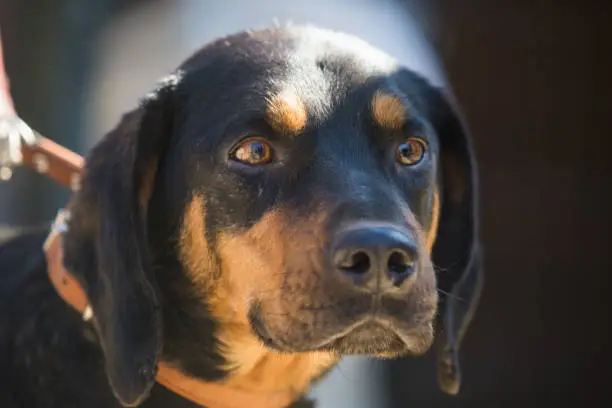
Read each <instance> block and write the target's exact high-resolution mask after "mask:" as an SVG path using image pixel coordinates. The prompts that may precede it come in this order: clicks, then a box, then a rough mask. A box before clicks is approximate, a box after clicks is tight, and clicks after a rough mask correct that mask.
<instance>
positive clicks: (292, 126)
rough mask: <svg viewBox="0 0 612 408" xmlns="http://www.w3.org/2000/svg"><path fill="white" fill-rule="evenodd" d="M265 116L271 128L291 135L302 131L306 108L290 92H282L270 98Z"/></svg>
mask: <svg viewBox="0 0 612 408" xmlns="http://www.w3.org/2000/svg"><path fill="white" fill-rule="evenodd" d="M266 115H267V116H268V120H269V121H270V125H271V126H272V127H273V128H275V129H276V130H278V131H281V132H286V133H293V134H295V133H298V132H300V131H301V130H302V129H304V127H306V121H307V120H308V112H307V111H306V106H304V103H303V102H302V100H301V99H300V97H299V96H298V95H297V94H296V93H295V92H294V91H292V90H287V91H283V92H281V93H279V94H278V95H275V96H273V97H272V98H270V99H269V100H268V106H267V110H266Z"/></svg>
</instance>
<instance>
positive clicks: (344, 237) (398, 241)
mask: <svg viewBox="0 0 612 408" xmlns="http://www.w3.org/2000/svg"><path fill="white" fill-rule="evenodd" d="M331 255H332V263H333V265H334V267H335V268H336V269H337V270H338V271H340V272H341V273H342V274H344V275H345V276H348V277H349V278H350V279H351V280H352V281H353V282H354V283H355V285H357V286H362V287H365V288H367V289H370V290H381V291H385V290H390V289H392V288H397V287H399V286H401V285H402V283H403V282H404V281H405V280H406V279H407V278H408V277H410V276H411V275H412V274H413V273H415V272H416V266H417V248H416V244H415V243H414V240H413V239H412V237H411V235H410V234H409V233H408V232H405V231H403V230H401V229H398V228H396V227H394V226H391V225H386V224H376V225H367V224H360V225H356V226H354V227H351V228H349V229H346V230H344V231H343V232H341V233H340V235H339V236H338V237H337V239H336V240H335V242H334V244H333V245H332V251H331Z"/></svg>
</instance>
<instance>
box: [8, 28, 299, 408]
mask: <svg viewBox="0 0 612 408" xmlns="http://www.w3.org/2000/svg"><path fill="white" fill-rule="evenodd" d="M5 72H6V71H5V69H4V60H3V56H2V39H1V37H0V180H4V181H6V180H9V179H10V178H11V176H12V174H13V169H14V168H16V167H18V166H22V165H25V166H27V167H30V168H31V169H33V170H34V171H36V172H37V173H39V174H42V175H44V176H45V177H48V178H50V179H52V180H54V181H55V182H57V183H59V184H60V185H63V186H66V187H69V188H70V189H71V190H72V191H73V192H75V191H77V190H78V189H79V186H80V184H81V174H82V170H83V167H84V165H85V160H84V159H83V157H82V156H80V155H78V154H76V153H75V152H72V151H70V150H68V149H66V148H65V147H63V146H61V145H59V144H57V143H55V142H54V141H52V140H51V139H48V138H46V137H44V136H42V135H41V134H39V133H38V132H36V131H34V130H32V129H31V128H30V127H29V126H28V125H27V124H26V123H25V122H24V121H23V120H22V119H21V118H20V117H19V116H18V115H17V113H16V112H15V108H14V106H13V102H12V99H11V97H10V92H9V84H8V80H7V77H6V74H5ZM69 216H70V212H69V210H67V209H61V210H60V211H59V212H58V215H57V217H56V218H55V220H54V222H53V226H52V228H51V232H50V233H49V236H48V237H47V239H46V240H45V243H44V246H43V249H44V252H45V256H46V260H47V270H48V274H49V279H50V281H51V282H52V283H53V286H54V287H55V289H56V291H57V293H58V295H59V296H60V297H61V298H62V299H63V300H64V301H65V302H66V303H67V304H69V305H70V306H72V307H73V308H74V309H75V310H77V311H78V312H79V313H81V315H82V317H83V320H85V321H89V320H91V319H92V318H93V317H94V315H93V311H92V309H91V307H90V306H89V301H88V300H87V296H86V294H85V291H84V290H83V288H82V287H81V285H80V284H79V282H78V281H77V280H76V278H74V276H73V275H72V274H71V273H70V272H69V271H68V270H67V269H66V268H65V267H64V264H63V248H62V233H64V232H66V231H67V224H66V221H67V220H68V217H69ZM156 381H157V382H158V383H159V384H161V385H162V386H164V387H165V388H167V389H169V390H170V391H172V392H174V393H176V394H178V395H180V396H182V397H183V398H186V399H188V400H190V401H191V402H193V403H195V404H197V405H200V406H203V407H207V408H244V407H249V408H285V407H287V406H288V405H290V404H291V403H292V402H293V401H294V400H295V399H296V397H297V395H295V394H294V393H293V392H290V391H279V392H276V393H263V394H262V393H259V394H255V393H253V392H249V391H246V390H241V389H237V388H230V387H227V386H225V385H223V384H221V383H211V382H205V381H201V380H199V379H196V378H193V377H190V376H188V375H185V374H183V373H182V372H180V371H179V370H177V369H176V368H173V367H171V366H169V365H168V364H166V363H164V362H163V361H160V363H159V365H158V372H157V377H156Z"/></svg>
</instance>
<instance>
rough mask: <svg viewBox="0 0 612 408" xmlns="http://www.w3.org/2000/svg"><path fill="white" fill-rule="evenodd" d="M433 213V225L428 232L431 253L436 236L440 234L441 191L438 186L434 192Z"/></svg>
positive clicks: (428, 245)
mask: <svg viewBox="0 0 612 408" xmlns="http://www.w3.org/2000/svg"><path fill="white" fill-rule="evenodd" d="M431 213H432V216H431V225H430V227H429V231H428V232H427V240H426V245H427V250H428V251H429V253H430V254H431V251H432V249H433V246H434V244H435V242H436V236H437V234H438V226H439V224H440V193H439V191H438V188H437V187H436V189H435V191H434V193H433V203H432V209H431Z"/></svg>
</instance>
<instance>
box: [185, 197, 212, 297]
mask: <svg viewBox="0 0 612 408" xmlns="http://www.w3.org/2000/svg"><path fill="white" fill-rule="evenodd" d="M204 231H205V224H204V196H203V195H202V194H195V195H194V196H193V198H192V199H191V201H190V202H189V204H188V205H187V208H186V209H185V214H184V215H183V221H182V225H181V232H180V237H179V257H180V260H181V262H182V264H183V265H184V266H185V268H186V270H187V273H189V275H190V277H191V278H192V279H193V280H194V282H196V283H197V284H199V285H200V286H201V288H202V289H204V290H207V289H208V287H209V285H210V283H211V276H209V272H210V271H212V270H213V268H212V265H213V259H212V257H211V253H210V248H209V247H208V243H207V242H206V236H205V234H204Z"/></svg>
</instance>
